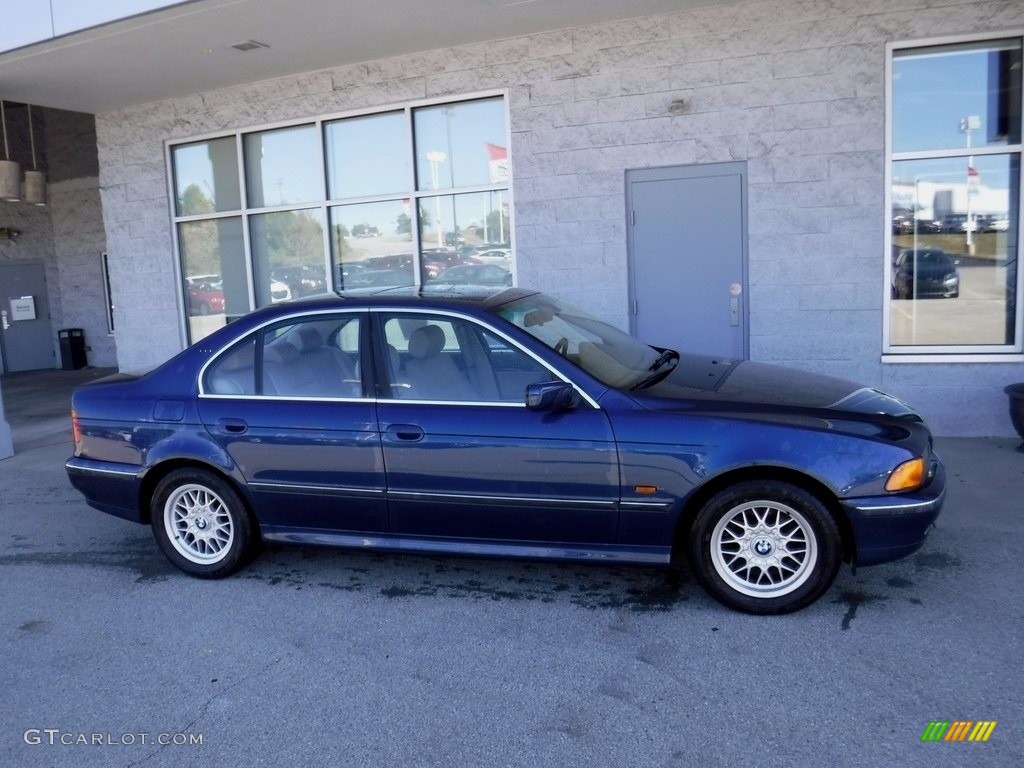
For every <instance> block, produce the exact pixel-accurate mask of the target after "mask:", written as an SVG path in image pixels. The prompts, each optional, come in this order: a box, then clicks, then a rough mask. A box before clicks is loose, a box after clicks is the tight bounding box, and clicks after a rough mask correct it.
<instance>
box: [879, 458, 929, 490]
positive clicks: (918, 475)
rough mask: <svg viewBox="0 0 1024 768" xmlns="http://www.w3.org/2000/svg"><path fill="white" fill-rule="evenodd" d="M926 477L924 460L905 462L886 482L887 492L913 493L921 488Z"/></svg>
mask: <svg viewBox="0 0 1024 768" xmlns="http://www.w3.org/2000/svg"><path fill="white" fill-rule="evenodd" d="M924 476H925V463H924V459H911V460H910V461H905V462H903V463H902V464H900V465H899V466H898V467H896V469H894V470H893V471H892V473H891V474H890V475H889V479H888V480H886V481H885V490H887V491H890V492H895V491H912V490H914V489H915V488H920V487H921V484H922V483H923V482H924Z"/></svg>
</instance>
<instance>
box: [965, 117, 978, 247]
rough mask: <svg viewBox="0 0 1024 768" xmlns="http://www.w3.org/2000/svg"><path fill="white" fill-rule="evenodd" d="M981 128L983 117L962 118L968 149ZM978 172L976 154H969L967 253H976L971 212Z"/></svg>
mask: <svg viewBox="0 0 1024 768" xmlns="http://www.w3.org/2000/svg"><path fill="white" fill-rule="evenodd" d="M980 129H981V118H980V117H979V116H978V115H968V116H967V117H962V118H960V133H962V134H963V135H964V137H965V138H966V140H967V149H970V148H971V134H972V133H974V131H977V130H980ZM977 183H978V172H977V171H976V170H974V155H968V156H967V223H966V226H967V254H968V255H969V256H973V255H974V215H973V214H972V212H971V197H973V196H974V194H975V193H976V192H977Z"/></svg>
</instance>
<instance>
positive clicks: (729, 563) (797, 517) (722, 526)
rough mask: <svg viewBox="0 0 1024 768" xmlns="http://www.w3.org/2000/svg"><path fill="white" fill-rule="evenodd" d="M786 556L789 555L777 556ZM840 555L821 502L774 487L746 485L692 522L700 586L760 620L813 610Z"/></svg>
mask: <svg viewBox="0 0 1024 768" xmlns="http://www.w3.org/2000/svg"><path fill="white" fill-rule="evenodd" d="M755 547H763V549H764V551H763V552H760V551H758V550H756V549H755ZM782 549H785V550H786V552H787V553H789V554H784V555H781V556H780V555H779V554H778V553H779V552H780V551H781V550H782ZM841 550H842V548H841V540H840V535H839V527H838V526H837V525H836V521H835V519H834V518H833V517H832V515H831V514H830V513H829V511H828V509H827V508H826V507H825V505H824V504H823V503H822V502H821V500H820V499H818V498H817V497H816V496H814V495H813V494H811V493H808V492H807V491H805V490H803V489H802V488H799V487H797V486H795V485H790V484H789V483H784V482H780V481H776V480H751V481H745V482H742V483H738V484H736V485H734V486H732V487H730V488H726V489H725V490H723V491H720V492H719V493H717V494H715V495H714V496H712V497H711V499H709V500H708V501H707V503H706V504H704V506H703V507H701V509H700V511H699V512H698V513H697V516H696V518H694V522H693V528H692V529H691V533H690V538H689V554H690V563H691V566H692V567H693V571H694V574H695V575H696V576H697V579H698V581H700V583H701V585H702V586H703V587H704V588H705V589H706V590H707V591H708V593H709V594H710V595H711V596H712V597H714V598H715V599H716V600H718V601H719V602H721V603H724V604H725V605H728V606H729V607H731V608H736V609H738V610H740V611H744V612H745V613H755V614H779V613H791V612H793V611H798V610H800V609H801V608H805V607H806V606H808V605H810V604H811V603H813V602H814V601H815V600H817V599H818V598H819V597H821V595H823V594H824V593H825V592H826V591H827V590H828V588H829V587H830V586H831V585H832V582H833V581H834V580H835V577H836V573H837V572H838V570H839V563H840V560H841ZM745 554H746V556H744V555H745ZM752 560H753V561H757V562H756V563H755V564H750V563H751V561H752Z"/></svg>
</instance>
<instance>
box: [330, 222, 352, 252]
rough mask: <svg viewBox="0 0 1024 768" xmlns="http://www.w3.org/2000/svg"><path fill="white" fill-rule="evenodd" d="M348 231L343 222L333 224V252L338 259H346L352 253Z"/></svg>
mask: <svg viewBox="0 0 1024 768" xmlns="http://www.w3.org/2000/svg"><path fill="white" fill-rule="evenodd" d="M348 236H349V231H348V227H346V226H345V225H344V224H335V225H334V253H335V255H336V256H337V258H338V260H339V261H347V260H348V257H349V256H351V255H352V246H351V245H349V242H348Z"/></svg>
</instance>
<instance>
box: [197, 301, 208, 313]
mask: <svg viewBox="0 0 1024 768" xmlns="http://www.w3.org/2000/svg"><path fill="white" fill-rule="evenodd" d="M199 314H200V315H204V316H205V315H208V314H210V305H209V304H207V303H206V302H205V301H201V302H199Z"/></svg>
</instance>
